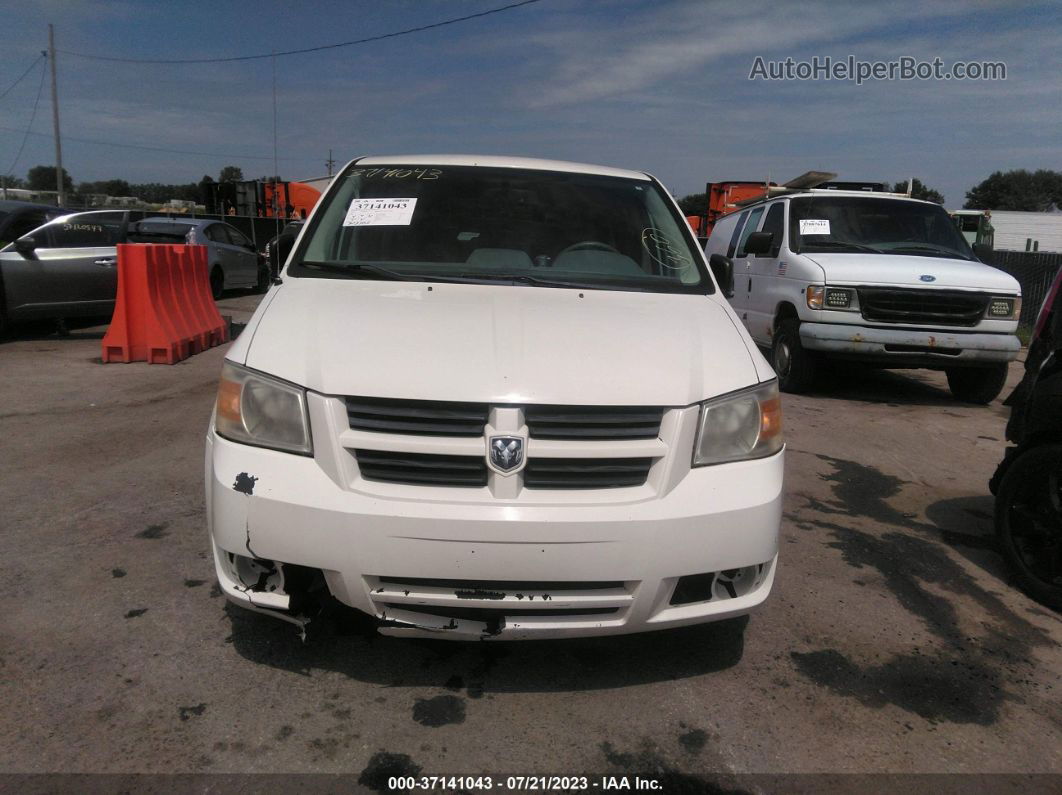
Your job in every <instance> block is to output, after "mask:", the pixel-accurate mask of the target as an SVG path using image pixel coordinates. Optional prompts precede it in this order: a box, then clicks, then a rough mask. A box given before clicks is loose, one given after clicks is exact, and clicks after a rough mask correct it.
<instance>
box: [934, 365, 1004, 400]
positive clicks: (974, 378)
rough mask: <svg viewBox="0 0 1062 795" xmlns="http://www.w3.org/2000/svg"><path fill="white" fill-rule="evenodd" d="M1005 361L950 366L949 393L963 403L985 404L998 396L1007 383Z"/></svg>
mask: <svg viewBox="0 0 1062 795" xmlns="http://www.w3.org/2000/svg"><path fill="white" fill-rule="evenodd" d="M1008 366H1009V365H1008V363H1007V362H999V363H997V364H988V365H984V366H982V367H952V368H950V369H949V370H948V386H949V387H950V388H951V394H952V395H954V396H955V398H956V399H957V400H961V401H963V402H964V403H977V404H978V405H981V406H986V405H988V404H989V403H991V402H992V401H993V400H995V399H996V398H997V397H999V393H1000V392H1002V391H1003V385H1004V384H1006V383H1007V368H1008Z"/></svg>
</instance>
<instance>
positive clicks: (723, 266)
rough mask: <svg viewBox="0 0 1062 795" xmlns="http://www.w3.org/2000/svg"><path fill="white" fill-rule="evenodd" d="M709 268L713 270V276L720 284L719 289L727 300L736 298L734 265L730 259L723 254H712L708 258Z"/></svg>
mask: <svg viewBox="0 0 1062 795" xmlns="http://www.w3.org/2000/svg"><path fill="white" fill-rule="evenodd" d="M708 267H710V268H711V269H712V275H713V276H715V280H716V281H717V282H719V289H720V290H722V291H723V295H724V296H725V297H726V298H733V297H734V263H733V262H731V260H730V257H725V256H723V255H722V254H712V256H711V257H709V258H708Z"/></svg>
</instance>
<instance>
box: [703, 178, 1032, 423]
mask: <svg viewBox="0 0 1062 795" xmlns="http://www.w3.org/2000/svg"><path fill="white" fill-rule="evenodd" d="M705 253H706V254H707V255H708V258H709V261H710V262H715V263H721V264H725V263H727V262H733V267H734V274H735V276H734V281H735V289H734V294H733V296H732V297H731V299H730V303H731V305H732V306H733V308H734V310H735V311H736V312H737V313H738V315H739V316H740V318H741V321H742V323H743V324H744V325H745V326H746V327H747V328H748V331H749V333H750V334H751V335H752V338H753V339H754V340H755V341H756V342H757V343H758V344H759V345H761V346H763V347H764V348H770V349H771V356H772V364H773V365H774V369H775V371H776V372H777V373H778V379H779V383H780V386H781V389H782V390H783V391H788V392H802V391H805V390H806V389H808V388H809V387H810V386H811V385H812V384H813V382H814V379H815V375H816V372H817V370H818V369H819V368H820V366H821V365H822V363H823V362H824V361H825V360H828V359H847V360H852V361H859V362H863V363H869V364H873V365H877V366H882V367H895V368H919V367H925V368H932V369H937V370H944V371H945V372H946V373H947V377H948V385H949V386H950V387H951V391H952V394H953V395H954V396H955V397H956V398H958V399H960V400H964V401H968V402H971V403H989V402H991V401H992V400H994V399H995V398H996V397H997V396H998V395H999V393H1000V391H1001V390H1002V389H1003V384H1004V382H1005V381H1006V378H1007V366H1008V363H1009V362H1011V361H1012V360H1013V359H1015V358H1016V357H1017V355H1018V351H1019V350H1020V348H1021V344H1020V342H1019V340H1018V337H1017V336H1016V335H1015V332H1016V331H1017V327H1018V316H1019V315H1020V313H1021V288H1020V286H1019V285H1018V282H1017V280H1015V279H1014V277H1012V276H1010V275H1009V274H1006V273H1004V272H1003V271H1000V270H997V269H996V268H993V267H990V266H988V265H985V264H983V263H981V262H980V261H979V260H978V259H977V258H976V257H975V256H974V254H973V252H972V251H971V250H970V247H969V245H968V244H967V243H966V240H965V239H964V238H963V236H962V233H961V232H960V231H959V230H958V229H957V228H956V226H955V224H954V222H953V221H952V219H951V218H950V217H949V216H948V214H947V212H946V211H945V210H944V208H943V207H941V206H940V205H938V204H934V203H932V202H926V201H919V200H916V199H911V198H908V197H906V196H903V195H900V194H888V193H870V192H864V191H840V190H832V189H820V190H806V191H792V192H791V193H789V194H788V195H783V196H778V197H776V198H767V199H763V200H761V201H759V202H754V203H751V204H748V205H747V206H746V207H745V208H744V209H742V210H740V211H735V212H733V213H731V214H730V215H727V216H724V217H723V218H721V219H720V220H719V221H718V222H716V224H715V227H714V228H713V230H712V235H711V237H710V238H709V239H708V242H707V244H706V246H705Z"/></svg>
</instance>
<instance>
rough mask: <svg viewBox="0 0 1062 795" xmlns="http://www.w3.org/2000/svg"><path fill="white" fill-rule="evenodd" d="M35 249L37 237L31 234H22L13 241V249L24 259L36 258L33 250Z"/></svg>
mask: <svg viewBox="0 0 1062 795" xmlns="http://www.w3.org/2000/svg"><path fill="white" fill-rule="evenodd" d="M36 250H37V239H36V238H34V237H32V236H31V235H24V236H23V237H20V238H19V239H18V240H16V241H15V251H17V252H18V253H19V254H21V255H22V256H23V257H25V258H26V259H37V255H36V254H34V253H33V252H34V251H36Z"/></svg>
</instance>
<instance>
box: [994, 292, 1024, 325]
mask: <svg viewBox="0 0 1062 795" xmlns="http://www.w3.org/2000/svg"><path fill="white" fill-rule="evenodd" d="M1020 314H1021V296H1013V295H1000V296H994V297H993V298H992V300H991V301H989V302H988V314H987V316H988V317H989V318H991V319H992V320H1014V319H1015V318H1017V317H1018V315H1020Z"/></svg>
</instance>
